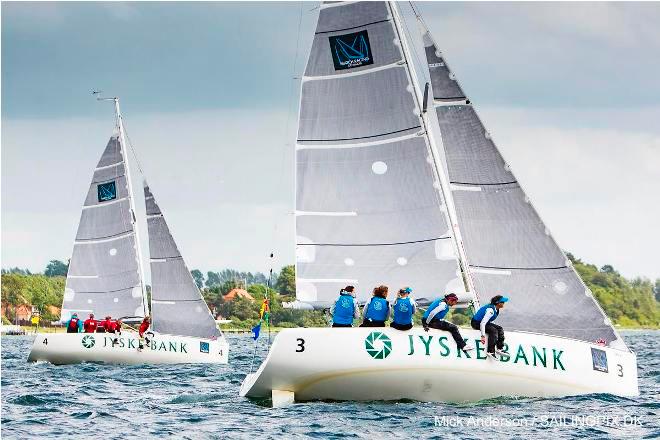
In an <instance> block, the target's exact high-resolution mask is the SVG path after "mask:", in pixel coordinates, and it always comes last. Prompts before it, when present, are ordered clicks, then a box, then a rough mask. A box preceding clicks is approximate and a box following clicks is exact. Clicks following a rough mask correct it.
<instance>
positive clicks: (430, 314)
mask: <svg viewBox="0 0 660 440" xmlns="http://www.w3.org/2000/svg"><path fill="white" fill-rule="evenodd" d="M456 303H458V296H456V294H455V293H449V294H447V295H445V297H444V298H438V299H436V300H435V301H433V302H432V303H431V305H430V306H429V308H428V309H426V312H424V316H423V317H422V325H423V326H424V330H425V331H429V327H430V328H435V329H438V330H444V331H447V332H449V333H451V336H452V338H454V342H456V347H457V348H458V349H459V350H463V351H470V350H474V347H468V346H467V344H466V343H465V340H464V339H463V337H462V336H461V332H460V331H458V327H457V326H456V325H454V324H452V323H451V322H448V321H445V320H444V319H443V318H444V317H445V316H447V313H449V309H450V308H451V307H453V306H455V305H456Z"/></svg>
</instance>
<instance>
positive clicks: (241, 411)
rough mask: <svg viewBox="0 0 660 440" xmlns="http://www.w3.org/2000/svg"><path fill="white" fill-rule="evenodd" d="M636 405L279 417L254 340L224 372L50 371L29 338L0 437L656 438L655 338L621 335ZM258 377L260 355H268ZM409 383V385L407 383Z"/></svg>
mask: <svg viewBox="0 0 660 440" xmlns="http://www.w3.org/2000/svg"><path fill="white" fill-rule="evenodd" d="M623 334H624V338H625V339H626V341H627V342H628V344H629V346H630V347H631V348H632V349H633V350H634V351H635V352H637V355H638V364H639V387H640V391H641V395H640V396H639V397H636V398H623V397H616V396H612V395H589V396H580V397H570V398H562V399H496V400H489V401H484V402H479V403H476V404H460V405H457V404H439V403H419V402H411V401H405V402H396V403H387V402H367V403H353V402H312V403H300V404H295V405H293V406H290V407H287V408H279V409H272V408H269V407H267V406H265V404H264V403H263V402H253V401H250V400H247V399H244V398H241V397H239V396H238V390H239V387H240V384H241V381H242V380H243V377H244V376H245V374H246V372H248V371H249V370H250V367H251V364H252V362H253V354H254V353H255V351H254V343H253V341H252V339H251V338H250V337H249V335H235V336H232V335H230V336H228V339H229V343H230V344H231V352H230V363H229V365H212V366H206V365H199V366H195V365H178V366H151V365H142V366H114V365H97V364H79V365H70V366H54V365H50V364H48V363H37V364H29V363H27V362H26V358H27V355H28V352H29V350H30V347H31V343H32V338H31V337H29V336H13V337H12V336H8V337H3V338H2V341H1V343H2V379H1V380H2V388H1V393H2V438H3V439H19V438H21V439H22V438H35V437H43V438H63V437H70V438H71V437H72V438H78V437H82V436H85V437H87V438H93V437H97V438H122V437H129V436H130V437H133V438H187V439H198V438H222V439H225V438H238V439H265V438H307V437H313V438H367V439H374V438H387V439H391V438H402V439H416V438H423V439H431V438H437V439H440V438H443V439H444V438H460V439H499V438H524V439H533V440H539V439H553V440H556V439H569V438H588V439H600V438H632V439H658V438H660V355H659V347H658V345H659V344H660V332H658V331H631V332H623ZM261 348H262V349H261V350H258V352H257V354H256V357H255V359H254V368H255V369H256V368H257V367H258V365H259V362H260V360H261V358H262V357H263V356H264V355H265V353H266V351H265V344H262V346H261ZM402 380H405V377H402Z"/></svg>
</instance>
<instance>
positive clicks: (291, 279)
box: [275, 265, 296, 295]
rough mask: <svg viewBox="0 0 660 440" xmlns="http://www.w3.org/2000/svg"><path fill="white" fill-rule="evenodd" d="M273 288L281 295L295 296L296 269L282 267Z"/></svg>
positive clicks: (293, 267)
mask: <svg viewBox="0 0 660 440" xmlns="http://www.w3.org/2000/svg"><path fill="white" fill-rule="evenodd" d="M275 288H276V289H277V290H278V291H279V292H280V293H281V294H282V295H295V294H296V267H295V266H293V265H291V266H284V267H283V268H282V272H280V274H279V276H278V277H277V282H276V283H275Z"/></svg>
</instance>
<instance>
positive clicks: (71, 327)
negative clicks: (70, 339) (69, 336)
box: [66, 312, 83, 333]
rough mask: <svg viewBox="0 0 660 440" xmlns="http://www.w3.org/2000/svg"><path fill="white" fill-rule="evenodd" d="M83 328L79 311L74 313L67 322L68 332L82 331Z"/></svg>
mask: <svg viewBox="0 0 660 440" xmlns="http://www.w3.org/2000/svg"><path fill="white" fill-rule="evenodd" d="M82 328H83V322H82V321H81V320H80V319H78V314H77V313H75V312H74V313H72V314H71V318H70V319H69V320H68V321H67V322H66V332H67V333H80V332H81V331H82Z"/></svg>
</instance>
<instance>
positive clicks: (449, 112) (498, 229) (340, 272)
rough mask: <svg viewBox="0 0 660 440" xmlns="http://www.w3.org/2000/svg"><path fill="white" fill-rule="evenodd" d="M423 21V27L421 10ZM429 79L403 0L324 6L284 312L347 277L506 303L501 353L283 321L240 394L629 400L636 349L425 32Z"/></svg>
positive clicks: (307, 79) (313, 58) (302, 125)
mask: <svg viewBox="0 0 660 440" xmlns="http://www.w3.org/2000/svg"><path fill="white" fill-rule="evenodd" d="M418 18H419V21H420V24H422V25H423V21H422V20H421V17H419V16H418ZM423 33H424V35H423V37H424V45H425V48H424V49H425V52H426V57H427V60H426V61H427V68H428V74H429V78H430V82H428V83H426V85H425V86H424V87H420V86H419V84H418V81H417V78H418V76H417V74H416V72H415V66H414V63H413V60H412V57H411V49H410V46H409V39H408V37H407V36H406V33H405V27H404V26H402V19H401V16H400V13H399V11H398V9H397V5H396V3H394V2H327V3H323V4H322V5H321V7H320V11H319V18H318V24H317V27H316V33H315V35H314V41H313V44H312V48H311V53H310V56H309V59H308V63H307V67H306V71H305V73H304V76H303V78H302V86H301V88H302V91H301V94H302V97H301V102H300V117H299V126H298V139H297V142H296V153H295V154H296V214H297V215H296V234H297V235H296V261H297V264H296V276H297V280H296V289H297V293H296V296H297V300H296V301H295V302H294V303H292V304H290V306H292V307H296V308H305V309H314V308H327V307H328V306H329V305H330V304H332V302H333V301H334V300H335V299H336V297H337V294H338V293H339V290H340V289H341V288H343V287H344V286H346V285H354V286H355V287H356V291H357V292H358V300H359V301H365V300H367V299H368V298H369V296H370V293H371V289H372V288H373V287H375V286H377V285H380V284H385V285H388V286H390V291H392V290H395V289H399V288H401V287H404V286H411V287H412V288H413V291H414V293H415V294H416V295H417V296H418V297H426V298H432V297H438V296H439V295H441V294H445V293H448V292H455V293H457V294H458V295H459V298H461V299H462V301H463V303H464V304H466V303H468V302H471V303H472V304H474V305H475V306H478V305H479V304H487V303H488V301H489V300H490V298H491V297H493V296H495V295H497V294H503V295H506V296H507V297H509V298H510V301H509V302H508V304H507V307H506V308H505V309H504V310H503V312H502V313H501V316H500V317H499V318H498V323H499V324H501V325H502V326H503V327H504V328H505V333H506V345H505V354H504V355H503V356H501V357H500V359H499V360H497V361H496V360H493V359H488V358H487V357H486V353H485V347H484V345H483V344H482V343H481V341H480V334H479V332H478V331H475V330H472V329H461V333H462V335H463V336H464V337H465V338H466V340H467V342H468V344H469V345H470V346H472V347H475V348H476V349H475V350H473V351H471V352H469V353H464V352H462V351H460V350H457V349H456V345H455V343H454V342H453V340H452V339H451V337H450V335H449V333H447V332H443V331H439V330H431V331H429V332H425V331H424V330H423V329H421V328H413V329H412V330H410V331H398V330H395V329H392V328H389V327H388V328H379V329H374V328H352V329H350V328H346V329H344V328H335V329H330V328H327V329H285V330H283V331H281V332H280V333H279V334H278V335H277V337H276V339H275V341H274V343H273V345H272V346H271V347H270V352H269V354H268V357H267V358H266V360H265V361H264V362H263V364H262V365H261V366H260V368H259V369H258V370H257V371H256V372H254V373H251V374H249V375H248V376H247V377H246V378H245V380H244V382H243V384H242V387H241V395H243V396H247V397H255V398H272V399H273V404H274V405H283V404H287V403H290V402H293V401H294V400H314V399H338V400H397V399H415V400H420V401H474V400H480V399H488V398H492V397H498V396H545V397H551V396H567V395H576V394H588V393H611V394H616V395H621V396H635V395H637V394H638V393H639V391H638V385H637V361H636V357H635V354H634V353H633V352H631V351H630V350H629V349H628V348H627V347H626V345H625V343H624V341H623V340H622V339H621V337H620V336H619V335H618V334H617V332H616V331H615V330H614V328H613V327H612V325H611V322H610V320H609V319H608V318H607V317H606V316H605V314H604V313H603V311H602V310H601V308H600V307H599V305H598V303H597V302H596V301H595V299H594V298H593V296H592V295H591V292H589V290H588V289H587V287H586V286H585V285H584V283H583V282H582V280H581V279H580V278H579V276H578V275H577V274H576V272H575V271H574V269H573V267H572V266H571V263H570V261H569V260H568V259H567V258H566V255H564V253H563V252H562V251H561V249H560V248H559V246H558V245H557V244H556V242H555V241H554V239H553V238H552V236H551V235H550V233H549V232H548V229H547V228H546V227H545V225H544V224H543V221H542V220H541V219H540V217H539V216H538V214H537V212H536V211H535V210H534V208H533V206H532V205H531V203H530V201H529V199H528V198H527V197H526V195H525V193H524V192H523V190H522V188H521V186H520V184H519V183H518V181H517V180H516V178H515V177H514V175H513V174H512V172H511V169H510V167H509V166H508V165H507V164H506V162H505V161H504V159H503V158H502V156H501V154H500V152H499V151H498V149H497V147H496V146H495V144H494V143H493V141H492V139H491V137H490V135H489V134H488V132H487V131H486V130H485V129H484V126H483V124H482V123H481V120H480V119H479V117H478V116H477V114H476V112H475V110H474V108H473V106H472V103H471V102H470V100H469V99H467V97H466V96H465V94H464V93H463V90H462V88H461V87H460V85H459V84H458V82H457V81H456V79H455V77H454V75H453V74H452V73H451V71H450V70H449V68H448V67H447V64H446V62H445V60H444V58H443V56H442V55H441V53H440V52H439V51H438V49H437V47H436V45H435V43H434V42H433V40H432V38H431V35H430V33H429V32H428V30H426V29H424V31H423Z"/></svg>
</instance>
